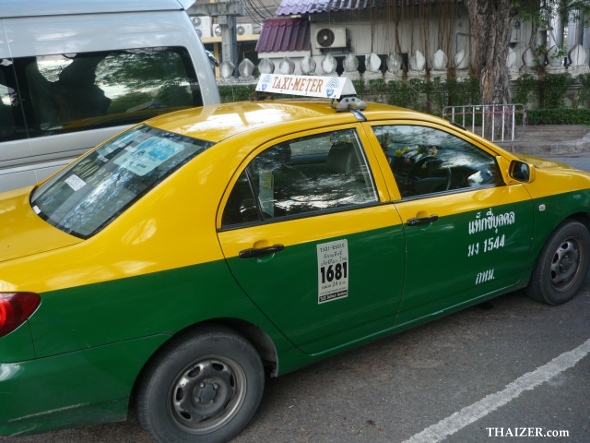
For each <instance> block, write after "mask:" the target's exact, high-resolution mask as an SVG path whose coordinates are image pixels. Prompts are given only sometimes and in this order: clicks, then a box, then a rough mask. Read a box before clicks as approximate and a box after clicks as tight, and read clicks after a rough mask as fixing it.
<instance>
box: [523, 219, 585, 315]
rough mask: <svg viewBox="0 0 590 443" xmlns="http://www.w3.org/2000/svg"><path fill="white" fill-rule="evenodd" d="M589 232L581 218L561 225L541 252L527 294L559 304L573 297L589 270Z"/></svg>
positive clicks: (544, 301) (537, 299)
mask: <svg viewBox="0 0 590 443" xmlns="http://www.w3.org/2000/svg"><path fill="white" fill-rule="evenodd" d="M589 264H590V234H588V229H587V228H586V226H584V225H583V224H582V223H580V222H576V221H569V222H567V223H564V224H562V225H561V226H560V227H558V228H557V229H556V230H555V232H554V233H553V234H552V235H551V237H550V238H549V240H548V241H547V243H546V244H545V246H544V247H543V250H542V251H541V253H540V254H539V257H538V259H537V263H536V265H535V268H534V269H533V274H532V275H531V280H530V282H529V285H528V286H527V288H526V294H527V296H528V297H530V298H531V299H533V300H536V301H539V302H542V303H546V304H549V305H560V304H562V303H565V302H567V301H569V300H571V299H572V298H573V297H574V295H575V294H576V292H577V291H578V289H580V286H581V285H582V283H584V279H585V277H586V274H587V272H588V265H589Z"/></svg>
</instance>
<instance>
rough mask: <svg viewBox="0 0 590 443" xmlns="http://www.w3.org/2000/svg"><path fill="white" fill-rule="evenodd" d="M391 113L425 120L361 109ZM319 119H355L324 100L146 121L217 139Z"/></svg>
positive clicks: (383, 108) (385, 108)
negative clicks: (278, 125)
mask: <svg viewBox="0 0 590 443" xmlns="http://www.w3.org/2000/svg"><path fill="white" fill-rule="evenodd" d="M392 112H394V113H397V114H399V118H404V117H410V116H411V117H412V118H414V119H426V120H429V119H428V118H427V117H426V118H425V115H424V114H420V113H417V112H413V111H409V110H407V109H403V108H398V107H394V106H390V105H384V104H380V103H370V104H369V107H368V108H367V109H366V110H364V111H362V113H363V114H364V115H365V116H366V117H367V119H368V120H378V119H379V118H389V119H390V118H391V117H392ZM386 114H387V115H386ZM322 119H325V120H326V121H325V123H326V124H327V125H335V124H345V123H350V122H355V121H357V120H356V117H355V116H354V115H353V114H352V113H351V112H336V110H334V109H333V108H332V107H330V102H329V101H328V100H301V101H298V100H270V101H262V102H235V103H224V104H219V105H207V106H203V107H199V108H193V109H190V110H185V111H180V112H174V113H170V114H166V115H163V116H159V117H155V118H153V119H151V120H148V122H147V123H148V124H149V125H150V126H155V127H157V128H160V129H163V130H166V131H170V132H175V133H177V134H182V135H186V136H188V137H193V138H199V139H203V140H208V141H211V142H220V141H222V140H224V139H226V138H228V137H232V136H234V135H237V134H241V133H243V132H247V131H250V130H253V129H258V128H264V127H270V126H276V125H277V124H280V125H290V124H293V125H297V124H302V123H303V125H304V126H303V127H302V128H301V129H306V128H307V127H306V125H305V121H308V120H313V122H314V126H315V127H319V126H322V122H321V120H322ZM437 120H438V119H437Z"/></svg>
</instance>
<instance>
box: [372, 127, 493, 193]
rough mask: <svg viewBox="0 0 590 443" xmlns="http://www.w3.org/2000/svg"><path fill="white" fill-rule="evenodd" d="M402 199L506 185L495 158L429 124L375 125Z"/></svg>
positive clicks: (375, 130) (376, 133)
mask: <svg viewBox="0 0 590 443" xmlns="http://www.w3.org/2000/svg"><path fill="white" fill-rule="evenodd" d="M374 132H375V135H376V136H377V138H378V139H379V142H380V144H381V147H382V148H383V150H384V152H385V155H386V156H387V160H388V162H389V166H390V167H391V172H393V175H394V177H395V181H396V184H397V186H398V188H399V191H400V194H401V195H402V198H404V199H406V198H413V197H417V196H422V195H430V194H435V193H439V192H445V191H457V190H473V189H474V188H479V187H483V186H497V185H500V184H502V183H503V182H502V179H501V176H500V172H499V170H498V167H497V165H496V161H495V159H494V157H493V156H492V155H490V154H488V153H486V152H484V151H482V150H481V149H479V148H477V147H476V146H474V145H472V144H471V143H469V142H467V141H465V140H463V139H461V138H459V137H457V136H455V135H452V134H449V133H447V132H444V131H441V130H439V129H435V128H430V127H426V126H417V125H416V126H413V125H395V126H393V125H392V126H378V127H375V128H374Z"/></svg>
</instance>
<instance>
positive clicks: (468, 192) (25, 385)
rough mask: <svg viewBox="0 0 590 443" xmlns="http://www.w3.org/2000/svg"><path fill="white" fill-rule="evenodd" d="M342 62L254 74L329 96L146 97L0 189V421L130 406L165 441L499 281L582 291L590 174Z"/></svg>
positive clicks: (534, 289) (223, 425)
mask: <svg viewBox="0 0 590 443" xmlns="http://www.w3.org/2000/svg"><path fill="white" fill-rule="evenodd" d="M340 80H343V79H326V78H313V79H312V78H301V77H280V76H265V77H264V78H263V79H261V82H260V83H261V85H262V87H261V89H262V90H265V91H269V90H275V89H286V90H289V89H291V90H292V91H291V92H293V91H295V92H302V93H309V94H311V95H313V94H323V95H324V96H327V97H332V96H334V95H335V94H336V95H340V99H339V100H325V99H312V100H306V101H299V100H272V101H252V102H240V103H232V104H221V105H212V106H205V107H202V108H196V109H193V110H188V111H181V112H178V113H173V114H168V115H165V116H161V117H157V118H155V119H152V120H150V121H147V122H146V123H143V124H140V125H138V126H135V127H133V128H131V129H129V130H127V131H126V132H124V133H122V134H120V135H119V136H116V137H115V138H113V139H111V140H108V141H107V142H105V143H104V144H102V145H100V146H98V147H97V148H96V149H94V150H92V151H91V152H89V153H88V154H86V155H85V156H83V157H81V158H80V159H78V160H77V161H75V162H74V163H72V164H71V165H69V166H67V167H66V168H65V169H63V170H62V171H61V172H59V173H58V174H57V175H55V176H53V177H51V178H50V179H48V180H47V181H46V182H44V183H42V184H40V185H38V186H36V187H34V188H32V189H31V188H27V189H21V190H17V191H11V192H9V193H4V194H2V195H0V336H1V338H0V362H1V364H0V434H2V435H15V434H22V433H34V432H43V431H46V430H49V429H54V428H63V427H67V426H76V425H81V424H87V423H93V422H105V421H109V420H111V421H114V420H123V419H125V417H126V416H127V413H128V410H129V408H130V407H131V406H135V407H136V410H137V414H138V416H139V419H140V421H141V422H142V424H143V425H144V427H145V428H146V429H147V430H148V431H149V432H150V433H151V435H152V436H153V437H154V438H155V439H156V440H158V441H163V442H167V441H175V442H179V441H187V442H189V441H190V442H205V441H206V442H214V441H227V440H229V439H231V438H232V437H233V436H235V435H236V434H237V433H239V432H240V431H241V430H242V429H243V428H244V427H245V426H246V425H247V423H248V421H249V420H250V419H251V417H252V415H253V414H254V413H255V411H256V408H257V406H258V404H259V402H260V399H261V395H262V391H263V387H264V381H265V374H267V373H268V374H270V375H271V376H279V375H281V374H284V373H287V372H289V371H292V370H295V369H297V368H300V367H302V366H304V365H308V364H311V363H313V362H316V361H318V360H320V359H322V358H325V357H328V356H330V355H333V354H335V353H337V352H340V351H343V350H345V349H349V348H352V347H354V346H358V345H360V344H362V343H365V342H368V341H370V340H375V339H377V338H379V337H383V336H385V335H387V334H391V333H394V332H398V331H401V330H404V329H407V328H409V327H411V326H414V325H417V324H420V323H423V322H426V321H429V320H432V319H434V318H437V317H440V316H442V315H445V314H449V313H451V312H454V311H457V310H459V309H462V308H465V307H467V306H470V305H474V304H478V303H481V302H483V301H485V300H488V299H490V298H492V297H496V296H498V295H500V294H504V293H506V292H509V291H514V290H517V289H521V288H525V290H526V293H527V294H528V295H529V296H530V297H531V298H533V299H535V300H538V301H541V302H545V303H548V304H552V305H556V304H560V303H563V302H566V301H568V300H569V299H571V298H572V297H573V296H574V295H575V293H576V291H577V290H578V289H579V287H580V285H581V283H582V282H583V279H584V276H585V274H586V272H587V270H588V264H589V254H590V235H589V232H588V229H589V226H590V218H589V215H590V175H589V174H587V173H584V172H581V171H577V170H574V169H571V168H569V167H567V166H565V165H561V164H556V163H552V162H548V161H543V160H539V159H535V158H522V157H517V156H515V155H513V154H511V153H508V152H506V151H504V150H502V149H500V148H498V147H497V146H495V145H493V144H491V143H489V142H488V141H486V140H484V139H482V138H480V137H478V136H476V135H474V134H472V133H469V132H467V131H465V130H463V129H461V128H459V127H457V126H456V125H453V124H451V123H449V122H447V121H444V120H441V119H438V118H435V117H432V116H428V115H424V114H420V113H417V112H412V111H408V110H405V109H401V108H396V107H391V106H387V105H382V104H376V103H369V104H367V105H366V106H364V104H363V103H362V102H360V101H359V100H358V99H355V98H354V97H349V96H348V95H347V94H346V93H345V92H346V90H347V88H346V87H344V89H343V87H342V86H341V85H338V84H334V83H338V81H340ZM335 90H336V92H338V90H339V91H340V94H337V93H336V92H334V91H335ZM340 110H342V112H339V111H340Z"/></svg>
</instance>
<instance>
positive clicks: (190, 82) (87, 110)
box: [0, 0, 219, 191]
mask: <svg viewBox="0 0 590 443" xmlns="http://www.w3.org/2000/svg"><path fill="white" fill-rule="evenodd" d="M193 3H194V0H36V1H34V2H28V1H27V0H0V191H4V190H9V189H14V188H17V187H21V186H26V185H30V184H32V183H36V182H38V181H39V180H42V179H43V178H45V177H47V176H48V175H49V174H51V173H53V172H54V171H56V170H57V169H59V168H60V167H61V166H63V165H64V164H66V163H67V162H69V161H70V160H71V159H73V158H75V157H76V156H78V155H80V154H82V153H83V152H85V151H86V150H87V149H88V148H91V147H93V146H95V145H96V144H98V143H99V142H101V141H103V140H105V139H106V138H108V137H110V136H111V135H113V134H115V133H117V132H119V131H121V130H122V129H124V128H125V127H126V126H128V125H130V124H132V123H136V122H139V121H141V120H145V119H146V118H149V117H152V116H154V115H156V114H160V113H163V112H168V111H172V110H176V109H180V108H184V107H190V106H199V105H203V104H210V103H219V92H218V90H217V85H216V83H215V77H214V75H213V71H212V68H211V65H210V61H209V58H208V57H207V54H206V52H205V50H204V48H203V45H202V44H201V41H200V40H199V38H198V36H197V33H196V30H195V28H194V26H193V25H192V23H191V21H190V18H189V16H188V14H187V12H186V9H188V7H189V6H191V5H192V4H193Z"/></svg>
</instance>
